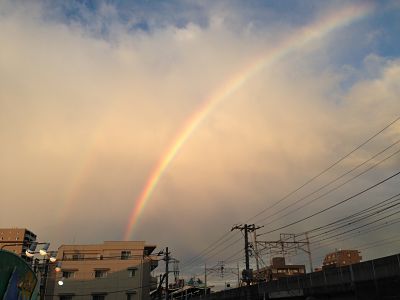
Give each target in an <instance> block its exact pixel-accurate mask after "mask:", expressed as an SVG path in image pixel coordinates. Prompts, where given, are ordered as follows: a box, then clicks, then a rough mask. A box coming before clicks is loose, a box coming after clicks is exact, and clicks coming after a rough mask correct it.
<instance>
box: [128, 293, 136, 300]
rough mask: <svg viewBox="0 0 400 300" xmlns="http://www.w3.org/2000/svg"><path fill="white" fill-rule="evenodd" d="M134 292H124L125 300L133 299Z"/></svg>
mask: <svg viewBox="0 0 400 300" xmlns="http://www.w3.org/2000/svg"><path fill="white" fill-rule="evenodd" d="M135 294H136V293H135V292H129V293H126V300H133V299H135Z"/></svg>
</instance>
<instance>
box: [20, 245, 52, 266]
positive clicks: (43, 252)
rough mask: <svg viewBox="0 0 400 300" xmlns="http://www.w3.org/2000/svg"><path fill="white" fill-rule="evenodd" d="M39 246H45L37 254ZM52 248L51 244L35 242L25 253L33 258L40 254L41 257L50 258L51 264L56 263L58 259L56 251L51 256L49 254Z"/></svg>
mask: <svg viewBox="0 0 400 300" xmlns="http://www.w3.org/2000/svg"><path fill="white" fill-rule="evenodd" d="M37 245H44V246H43V247H42V249H40V250H39V252H35V250H36V247H37ZM49 247H50V243H38V242H33V243H32V244H31V245H30V246H29V249H27V250H26V251H25V254H26V256H28V257H30V258H32V257H33V256H35V254H36V253H39V254H40V255H41V256H49V259H50V261H51V262H55V261H56V260H57V259H56V255H55V253H56V252H55V251H51V252H50V254H49V253H48V250H49Z"/></svg>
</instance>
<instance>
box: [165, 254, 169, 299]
mask: <svg viewBox="0 0 400 300" xmlns="http://www.w3.org/2000/svg"><path fill="white" fill-rule="evenodd" d="M168 263H169V252H168V247H166V248H165V275H166V277H165V300H168V298H169V290H168V275H169V270H168Z"/></svg>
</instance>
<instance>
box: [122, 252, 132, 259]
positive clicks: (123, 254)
mask: <svg viewBox="0 0 400 300" xmlns="http://www.w3.org/2000/svg"><path fill="white" fill-rule="evenodd" d="M130 256H131V251H121V259H128V258H129V257H130Z"/></svg>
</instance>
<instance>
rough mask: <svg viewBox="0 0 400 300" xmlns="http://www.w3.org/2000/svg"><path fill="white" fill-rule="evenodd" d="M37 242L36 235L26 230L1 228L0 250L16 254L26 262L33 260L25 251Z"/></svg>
mask: <svg viewBox="0 0 400 300" xmlns="http://www.w3.org/2000/svg"><path fill="white" fill-rule="evenodd" d="M35 241H36V234H34V233H33V232H32V231H30V230H28V229H26V228H0V249H3V250H8V251H10V252H14V253H15V254H17V255H19V256H21V257H22V258H23V259H24V260H25V261H28V262H30V261H31V260H32V258H29V257H27V256H26V254H25V251H26V250H27V249H28V248H29V246H30V245H31V244H32V243H33V242H35Z"/></svg>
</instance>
